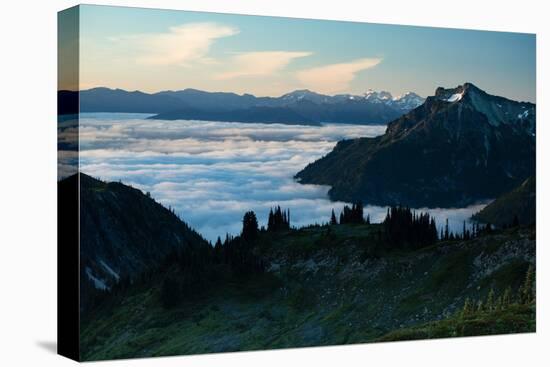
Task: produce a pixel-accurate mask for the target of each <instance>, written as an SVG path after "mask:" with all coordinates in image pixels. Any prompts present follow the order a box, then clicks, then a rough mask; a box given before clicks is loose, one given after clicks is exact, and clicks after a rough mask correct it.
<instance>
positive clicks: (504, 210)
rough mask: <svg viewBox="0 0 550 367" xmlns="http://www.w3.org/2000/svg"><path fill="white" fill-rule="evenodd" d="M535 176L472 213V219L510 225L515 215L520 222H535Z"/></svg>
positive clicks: (498, 224)
mask: <svg viewBox="0 0 550 367" xmlns="http://www.w3.org/2000/svg"><path fill="white" fill-rule="evenodd" d="M536 186H537V184H536V179H535V176H531V177H529V178H528V179H526V180H525V181H524V182H523V183H522V184H521V185H519V186H518V187H516V188H515V189H514V190H512V191H510V192H508V193H506V194H504V195H502V196H500V197H499V198H497V199H496V200H495V201H493V202H492V203H491V204H489V205H487V206H486V207H485V208H483V209H482V210H481V211H480V212H479V213H477V214H476V215H474V219H476V220H478V221H480V222H484V223H491V224H495V225H497V226H504V225H510V224H511V223H513V222H514V217H516V216H517V219H518V222H519V223H520V224H533V223H535V216H536V191H537V187H536Z"/></svg>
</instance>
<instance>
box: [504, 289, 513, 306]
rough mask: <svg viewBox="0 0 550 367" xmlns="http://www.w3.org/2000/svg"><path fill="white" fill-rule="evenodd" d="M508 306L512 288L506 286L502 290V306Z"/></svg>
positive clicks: (510, 302)
mask: <svg viewBox="0 0 550 367" xmlns="http://www.w3.org/2000/svg"><path fill="white" fill-rule="evenodd" d="M510 304H512V288H511V287H509V286H508V287H507V288H506V289H505V290H504V295H503V296H502V306H503V308H506V307H508V306H510Z"/></svg>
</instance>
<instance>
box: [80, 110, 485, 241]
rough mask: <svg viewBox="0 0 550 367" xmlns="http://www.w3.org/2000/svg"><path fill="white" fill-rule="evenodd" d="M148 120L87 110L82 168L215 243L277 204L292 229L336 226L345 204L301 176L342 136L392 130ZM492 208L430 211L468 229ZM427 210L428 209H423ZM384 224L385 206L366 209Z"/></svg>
mask: <svg viewBox="0 0 550 367" xmlns="http://www.w3.org/2000/svg"><path fill="white" fill-rule="evenodd" d="M146 117H147V115H139V114H105V113H102V114H82V115H81V119H80V132H79V134H80V150H81V153H80V168H81V171H82V172H84V173H87V174H89V175H91V176H94V177H97V178H100V179H102V180H106V181H118V180H120V181H122V182H123V183H126V184H129V185H132V186H134V187H137V188H139V189H141V190H143V191H144V192H150V193H151V196H152V197H154V198H155V199H156V200H157V201H159V202H161V203H163V204H164V205H165V206H170V207H172V208H174V209H175V211H176V213H178V214H179V215H180V216H181V218H182V219H184V220H185V221H186V222H187V223H189V224H190V225H191V226H192V227H194V228H195V229H196V230H197V231H198V232H199V233H201V234H202V235H203V236H204V237H205V238H207V239H208V240H210V241H215V239H216V237H217V236H221V237H223V236H225V234H226V233H231V234H238V233H239V232H240V229H241V219H242V216H243V214H244V212H246V211H248V210H254V211H255V212H256V215H257V216H258V220H259V222H260V225H265V224H266V221H267V214H268V212H269V208H270V207H273V206H276V205H280V206H281V207H283V208H289V209H290V212H291V221H292V225H293V226H298V227H299V226H303V225H306V224H310V223H322V222H326V221H328V220H329V217H330V213H331V209H333V208H334V209H335V211H336V212H337V213H338V212H339V211H340V210H341V208H342V206H343V205H344V203H341V202H331V201H329V200H328V198H327V192H328V190H329V187H327V186H319V185H301V184H298V183H297V182H295V181H294V179H293V176H294V174H296V173H297V172H298V171H300V170H301V169H302V168H303V167H305V166H306V165H307V164H308V163H310V162H313V161H314V160H316V159H318V158H320V157H322V156H323V155H325V154H327V153H328V152H330V151H331V150H332V148H333V147H334V145H335V144H336V142H337V141H338V140H341V139H348V138H355V137H360V136H377V135H380V134H382V133H383V132H384V131H385V127H384V126H361V125H343V124H327V125H324V126H321V127H318V126H300V125H282V124H251V123H235V122H209V121H184V120H178V121H161V120H147V119H146ZM482 207H483V204H480V205H474V206H471V207H468V208H461V209H429V212H430V213H431V214H432V215H434V216H435V217H436V220H437V221H438V224H440V225H442V224H443V223H444V221H445V219H447V218H448V219H449V224H450V226H451V228H453V229H455V230H461V229H462V223H463V221H464V220H467V219H468V218H469V217H470V216H471V215H472V213H474V212H476V211H478V210H480V209H481V208H482ZM424 210H426V208H424ZM367 213H368V214H370V216H371V219H372V220H373V221H380V220H382V219H383V218H384V216H385V213H386V208H385V207H376V206H366V207H365V215H366V214H367Z"/></svg>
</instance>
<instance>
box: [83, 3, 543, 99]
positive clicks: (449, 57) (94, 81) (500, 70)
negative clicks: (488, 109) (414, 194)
mask: <svg viewBox="0 0 550 367" xmlns="http://www.w3.org/2000/svg"><path fill="white" fill-rule="evenodd" d="M535 48H536V39H535V35H532V34H518V33H506V32H487V31H470V30H458V29H443V28H428V27H413V26H396V25H380V24H369V23H357V22H341V21H327V20H306V19H291V18H277V17H260V16H246V15H230V14H216V13H200V12H186V11H172V10H154V9H143V8H128V7H110V6H94V5H84V6H81V8H80V88H81V89H89V88H92V87H98V86H104V87H110V88H122V89H126V90H141V91H145V92H150V93H151V92H157V91H161V90H181V89H185V88H196V89H201V90H207V91H226V92H235V93H239V94H242V93H251V94H254V95H256V96H279V95H282V94H284V93H287V92H290V91H292V90H296V89H310V90H313V91H316V92H319V93H324V94H331V95H332V94H339V93H352V94H362V93H364V92H365V91H367V90H368V89H374V90H386V91H389V92H391V93H392V94H393V95H394V96H397V95H400V94H403V93H405V92H408V91H414V92H416V93H418V94H420V95H421V96H424V97H426V96H429V95H433V92H434V91H435V89H436V88H437V87H438V86H443V87H447V88H450V87H455V86H457V85H460V84H463V83H464V82H472V83H474V84H476V85H477V86H478V87H480V88H481V89H483V90H485V91H487V92H488V93H491V94H496V95H501V96H504V97H508V98H511V99H515V100H522V101H531V102H536V101H535V95H536V90H535V71H536V67H535V59H536V52H535Z"/></svg>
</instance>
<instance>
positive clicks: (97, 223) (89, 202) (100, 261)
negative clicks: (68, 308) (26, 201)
mask: <svg viewBox="0 0 550 367" xmlns="http://www.w3.org/2000/svg"><path fill="white" fill-rule="evenodd" d="M77 178H78V177H77V175H73V176H71V177H68V178H66V179H65V180H63V181H61V182H60V188H61V190H63V187H72V186H73V185H71V181H74V180H77ZM62 193H63V191H62ZM200 247H205V248H209V247H210V245H209V244H208V243H207V242H206V241H205V240H204V239H203V238H202V237H201V236H200V235H199V234H198V233H196V232H195V231H194V230H192V229H191V228H189V226H188V225H187V224H186V223H185V222H183V221H182V220H180V219H179V218H178V217H177V216H176V215H175V214H174V213H173V212H171V211H170V210H168V209H167V208H165V207H164V206H162V205H161V204H159V203H157V202H156V201H155V200H153V199H152V198H150V197H149V196H148V195H146V194H144V193H142V192H141V191H140V190H138V189H135V188H132V187H129V186H127V185H124V184H122V183H118V182H109V183H107V182H102V181H99V180H96V179H94V178H92V177H90V176H88V175H85V174H80V273H81V274H80V275H81V306H82V308H83V309H85V308H86V306H87V305H88V304H89V303H90V302H91V301H92V300H91V299H90V298H91V297H93V295H94V294H95V291H97V290H106V289H109V288H110V287H111V286H113V285H114V284H116V283H117V282H119V281H121V280H124V279H132V278H134V277H136V276H139V275H140V274H142V273H143V272H145V271H147V270H149V269H152V268H156V267H157V266H158V264H159V262H160V261H161V260H163V259H164V258H165V257H166V256H167V255H168V254H169V253H171V252H172V251H174V250H181V251H191V250H194V249H197V248H200Z"/></svg>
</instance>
